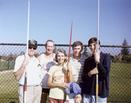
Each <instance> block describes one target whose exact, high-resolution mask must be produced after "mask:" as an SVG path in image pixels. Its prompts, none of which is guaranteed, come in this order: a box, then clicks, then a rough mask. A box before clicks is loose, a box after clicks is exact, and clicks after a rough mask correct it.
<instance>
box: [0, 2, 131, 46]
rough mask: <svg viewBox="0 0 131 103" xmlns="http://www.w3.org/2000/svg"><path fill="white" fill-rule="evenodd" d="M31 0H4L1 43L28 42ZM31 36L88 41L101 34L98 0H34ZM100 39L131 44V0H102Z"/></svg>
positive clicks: (40, 40) (42, 39) (104, 42)
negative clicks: (28, 3)
mask: <svg viewBox="0 0 131 103" xmlns="http://www.w3.org/2000/svg"><path fill="white" fill-rule="evenodd" d="M27 1H28V0H0V43H26V40H27V22H28V20H27V16H28V15H27V14H28V13H27V10H28V5H27ZM30 1H31V3H30V21H29V24H30V25H29V38H30V39H36V40H37V41H38V43H40V44H41V43H45V42H46V40H48V39H52V40H54V41H55V43H56V44H68V43H69V36H70V31H71V23H73V26H72V42H74V41H76V40H80V41H82V42H83V44H87V42H88V40H89V38H90V37H94V36H96V37H98V35H97V34H98V33H97V31H98V28H97V26H98V21H97V18H98V6H97V1H98V0H30ZM99 15H100V16H99V39H100V40H101V44H102V45H121V44H122V43H123V41H124V39H126V40H127V42H128V45H131V40H130V39H131V0H100V14H99Z"/></svg>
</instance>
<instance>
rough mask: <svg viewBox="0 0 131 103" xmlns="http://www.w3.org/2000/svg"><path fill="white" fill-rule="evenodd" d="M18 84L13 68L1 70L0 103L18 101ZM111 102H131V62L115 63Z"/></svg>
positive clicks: (112, 76) (111, 75) (111, 78)
mask: <svg viewBox="0 0 131 103" xmlns="http://www.w3.org/2000/svg"><path fill="white" fill-rule="evenodd" d="M17 90H18V84H17V81H16V79H15V77H14V75H13V72H12V70H8V71H7V70H6V71H0V103H10V102H11V101H16V103H18V93H17ZM108 101H109V103H110V102H113V103H131V64H127V63H113V64H112V67H111V73H110V96H109V98H108Z"/></svg>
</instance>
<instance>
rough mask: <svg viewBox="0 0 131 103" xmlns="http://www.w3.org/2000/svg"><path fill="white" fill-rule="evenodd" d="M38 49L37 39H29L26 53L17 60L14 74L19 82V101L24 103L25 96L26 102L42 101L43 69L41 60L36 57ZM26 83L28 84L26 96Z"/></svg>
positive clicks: (35, 102) (37, 102)
mask: <svg viewBox="0 0 131 103" xmlns="http://www.w3.org/2000/svg"><path fill="white" fill-rule="evenodd" d="M36 49H37V41H36V40H29V42H28V50H27V52H26V53H25V55H20V56H18V57H17V58H16V60H15V67H14V74H15V76H16V79H17V80H18V82H19V91H18V92H19V103H23V102H24V98H26V101H25V102H26V103H40V99H41V90H42V88H41V81H42V70H41V67H40V64H39V60H38V59H37V58H36V57H35V53H36ZM25 78H26V79H25ZM25 83H26V84H25ZM25 85H26V86H27V91H26V97H25V95H24V87H25Z"/></svg>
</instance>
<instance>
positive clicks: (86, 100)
mask: <svg viewBox="0 0 131 103" xmlns="http://www.w3.org/2000/svg"><path fill="white" fill-rule="evenodd" d="M83 103H96V102H95V96H94V95H85V94H84V95H83ZM97 103H107V98H101V97H98V102H97Z"/></svg>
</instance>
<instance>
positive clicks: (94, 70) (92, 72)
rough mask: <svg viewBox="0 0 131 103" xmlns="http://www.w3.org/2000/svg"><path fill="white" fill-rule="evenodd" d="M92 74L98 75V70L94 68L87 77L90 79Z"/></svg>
mask: <svg viewBox="0 0 131 103" xmlns="http://www.w3.org/2000/svg"><path fill="white" fill-rule="evenodd" d="M93 74H98V70H97V68H96V67H95V68H94V69H92V70H91V71H90V72H89V73H88V76H89V77H91V76H92V75H93Z"/></svg>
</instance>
